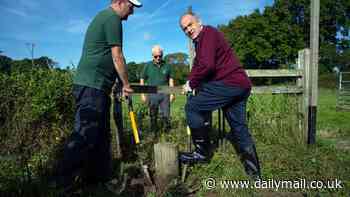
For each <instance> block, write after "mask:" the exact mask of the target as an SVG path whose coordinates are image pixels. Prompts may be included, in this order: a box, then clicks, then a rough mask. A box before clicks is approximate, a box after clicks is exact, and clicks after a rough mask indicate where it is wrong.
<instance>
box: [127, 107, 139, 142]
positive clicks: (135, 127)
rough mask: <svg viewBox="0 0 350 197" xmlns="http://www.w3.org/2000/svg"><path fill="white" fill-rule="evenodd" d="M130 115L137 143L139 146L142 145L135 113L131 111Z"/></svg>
mask: <svg viewBox="0 0 350 197" xmlns="http://www.w3.org/2000/svg"><path fill="white" fill-rule="evenodd" d="M129 115H130V119H131V127H132V133H133V134H134V139H135V143H136V144H139V143H140V138H139V132H138V130H137V125H136V120H135V114H134V112H133V111H130V112H129Z"/></svg>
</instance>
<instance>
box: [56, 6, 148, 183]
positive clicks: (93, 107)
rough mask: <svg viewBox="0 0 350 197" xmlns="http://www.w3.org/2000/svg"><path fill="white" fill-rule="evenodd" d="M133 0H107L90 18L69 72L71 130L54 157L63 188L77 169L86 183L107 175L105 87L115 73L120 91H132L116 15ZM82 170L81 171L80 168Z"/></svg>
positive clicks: (126, 11)
mask: <svg viewBox="0 0 350 197" xmlns="http://www.w3.org/2000/svg"><path fill="white" fill-rule="evenodd" d="M140 6H141V3H140V2H139V1H138V0H112V1H111V4H110V6H109V7H108V8H107V9H105V10H103V11H101V12H99V13H98V14H97V16H96V17H95V18H94V19H93V20H92V22H91V23H90V25H89V27H88V29H87V32H86V35H85V41H84V46H83V52H82V56H81V59H80V62H79V66H78V68H77V72H76V75H75V76H74V86H73V95H74V97H75V101H76V114H75V123H74V131H73V132H72V134H71V136H70V137H69V139H68V141H67V143H66V144H65V148H64V155H63V158H62V160H61V161H59V163H58V169H57V175H56V176H55V180H54V181H55V185H56V186H57V187H63V188H65V190H67V189H69V188H70V187H71V186H72V185H73V182H74V179H75V177H76V176H77V175H79V176H81V178H82V179H83V181H84V182H85V183H87V184H88V185H96V184H97V183H105V182H107V181H108V180H109V179H110V178H111V175H112V172H111V171H112V165H111V147H110V141H111V133H110V126H109V125H110V120H109V114H110V113H109V112H110V104H111V101H110V92H111V89H112V86H113V83H114V82H115V79H116V77H117V76H119V78H120V79H121V81H122V82H123V87H122V92H123V94H124V95H126V96H127V95H128V94H130V93H132V89H131V88H130V85H129V81H128V74H127V69H126V66H125V59H124V55H123V50H122V47H123V39H122V33H123V29H122V21H123V20H127V19H128V16H129V15H131V14H133V9H134V7H140ZM82 172H84V173H82Z"/></svg>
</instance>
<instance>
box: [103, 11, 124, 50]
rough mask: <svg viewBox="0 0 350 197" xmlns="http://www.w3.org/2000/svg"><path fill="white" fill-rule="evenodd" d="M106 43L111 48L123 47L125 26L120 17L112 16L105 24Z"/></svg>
mask: <svg viewBox="0 0 350 197" xmlns="http://www.w3.org/2000/svg"><path fill="white" fill-rule="evenodd" d="M104 30H105V35H106V41H107V43H108V45H111V46H115V45H118V46H123V26H122V22H121V20H120V18H119V17H118V16H111V17H109V18H108V20H107V21H106V22H105V24H104Z"/></svg>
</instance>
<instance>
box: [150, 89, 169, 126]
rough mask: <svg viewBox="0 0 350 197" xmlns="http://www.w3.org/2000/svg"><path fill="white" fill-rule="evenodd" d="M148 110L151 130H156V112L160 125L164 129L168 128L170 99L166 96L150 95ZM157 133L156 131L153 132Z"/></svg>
mask: <svg viewBox="0 0 350 197" xmlns="http://www.w3.org/2000/svg"><path fill="white" fill-rule="evenodd" d="M148 105H149V110H150V119H151V122H150V123H151V130H158V125H157V119H158V111H159V116H160V118H161V125H162V127H165V129H167V130H168V129H169V127H170V120H169V118H170V97H169V95H168V94H150V95H149V97H148ZM155 132H157V131H155Z"/></svg>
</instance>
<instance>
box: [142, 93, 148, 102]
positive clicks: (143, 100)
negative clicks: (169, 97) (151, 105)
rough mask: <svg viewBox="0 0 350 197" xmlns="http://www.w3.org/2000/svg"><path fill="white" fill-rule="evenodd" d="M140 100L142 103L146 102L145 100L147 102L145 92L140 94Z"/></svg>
mask: <svg viewBox="0 0 350 197" xmlns="http://www.w3.org/2000/svg"><path fill="white" fill-rule="evenodd" d="M141 101H142V102H143V103H146V102H147V97H146V95H145V94H141Z"/></svg>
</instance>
